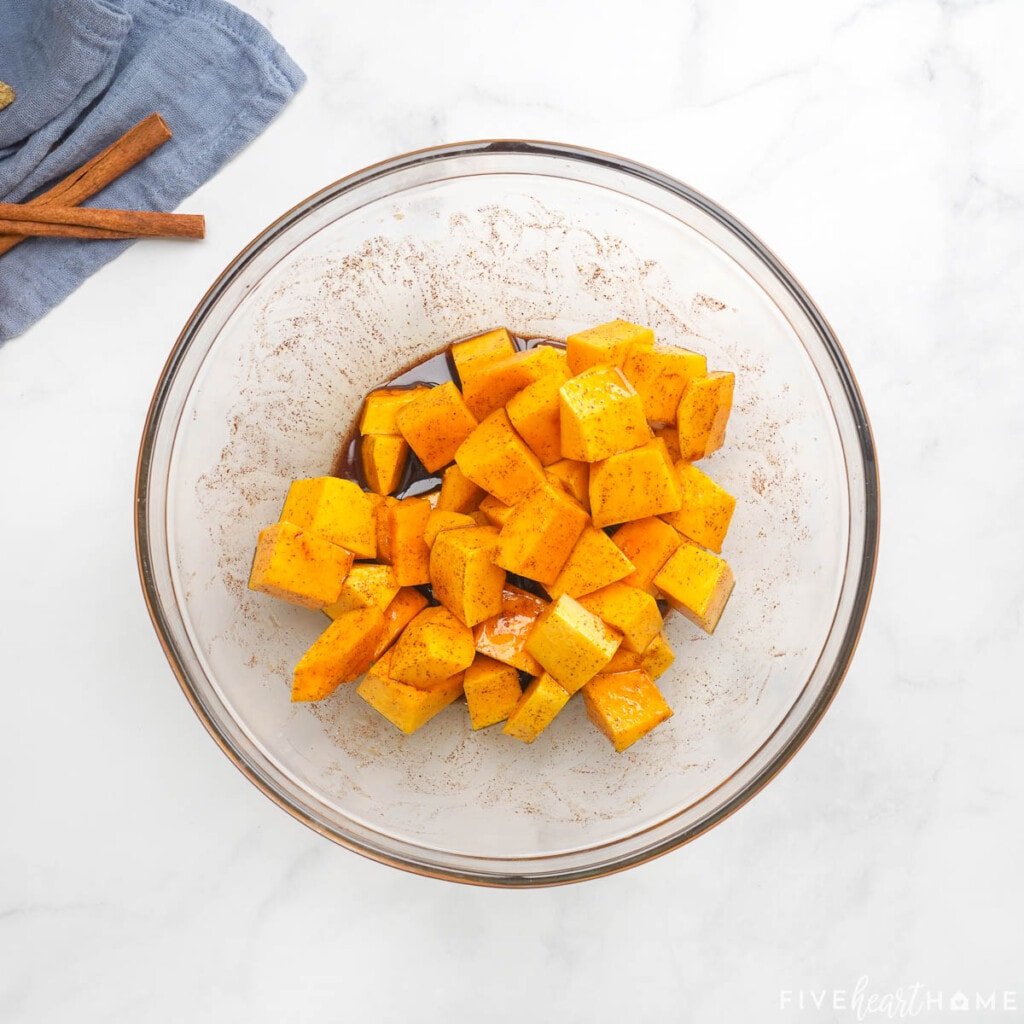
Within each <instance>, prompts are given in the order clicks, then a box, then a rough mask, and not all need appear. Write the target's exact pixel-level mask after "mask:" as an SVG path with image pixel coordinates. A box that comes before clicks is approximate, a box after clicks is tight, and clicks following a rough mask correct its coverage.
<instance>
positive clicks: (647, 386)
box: [622, 345, 708, 423]
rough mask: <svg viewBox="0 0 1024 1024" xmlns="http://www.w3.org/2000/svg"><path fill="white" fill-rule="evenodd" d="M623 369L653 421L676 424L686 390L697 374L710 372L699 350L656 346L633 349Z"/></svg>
mask: <svg viewBox="0 0 1024 1024" xmlns="http://www.w3.org/2000/svg"><path fill="white" fill-rule="evenodd" d="M622 372H623V373H624V374H625V376H626V379H627V380H628V381H629V382H630V384H632V385H633V387H635V388H636V390H637V394H638V395H639V396H640V398H641V400H642V401H643V403H644V415H646V417H647V418H648V419H649V420H651V421H653V422H661V423H675V419H676V410H677V409H678V408H679V399H680V398H682V397H683V390H684V389H685V387H686V385H687V384H688V383H689V382H690V381H691V380H693V378H694V377H703V376H704V375H705V374H706V373H707V372H708V361H707V359H706V358H705V357H704V356H702V355H701V354H700V353H699V352H691V351H690V350H689V349H685V348H673V347H672V346H669V345H655V346H654V347H653V348H643V347H640V348H633V349H631V350H630V352H629V354H628V355H627V356H626V360H625V362H624V363H623V364H622Z"/></svg>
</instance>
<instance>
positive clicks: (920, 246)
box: [0, 0, 1024, 1024]
mask: <svg viewBox="0 0 1024 1024" xmlns="http://www.w3.org/2000/svg"><path fill="white" fill-rule="evenodd" d="M243 6H245V7H246V8H248V9H250V10H251V11H252V12H253V13H254V14H256V15H257V16H259V17H261V18H263V19H264V20H265V21H267V22H268V23H269V24H270V26H271V27H272V29H273V30H274V31H275V32H276V33H277V34H278V36H279V37H280V38H281V39H282V40H283V41H284V42H285V43H286V45H288V47H289V48H290V49H291V51H292V53H293V54H294V55H295V57H296V58H297V59H298V60H299V62H300V63H301V64H303V65H304V67H305V68H306V69H307V71H308V73H309V78H310V82H309V85H308V86H307V88H306V89H305V91H304V92H303V93H302V94H301V95H300V96H299V97H298V99H297V100H296V101H295V102H294V104H293V105H292V106H291V107H290V109H289V110H288V111H287V112H286V113H285V114H284V115H283V116H282V117H281V119H280V120H279V121H278V122H277V123H276V124H275V125H274V126H273V127H272V128H271V130H270V131H268V132H267V133H266V134H265V136H264V137H263V138H261V139H260V140H259V141H258V142H256V144H254V145H253V146H252V147H251V148H250V149H249V150H248V151H247V152H246V153H244V154H243V155H242V156H241V157H239V158H238V159H237V160H236V161H235V162H234V163H233V164H232V165H231V166H230V167H229V168H228V169H226V170H225V171H224V172H223V173H222V174H220V175H219V176H218V177H217V179H216V180H215V181H213V182H212V183H210V184H209V185H207V186H206V187H205V188H204V189H202V190H201V192H200V193H198V195H197V196H196V197H195V198H194V199H193V200H192V201H191V202H190V203H189V204H188V206H189V208H191V209H198V210H204V211H206V212H207V213H208V214H209V219H210V237H209V240H208V242H206V243H205V244H203V245H198V246H192V247H188V248H187V250H186V249H185V248H180V247H171V246H159V245H152V246H150V245H145V244H143V245H138V246H136V247H135V248H134V249H133V250H132V251H131V252H129V253H128V254H127V255H125V256H123V257H122V258H121V259H119V260H118V261H117V262H116V263H115V264H113V265H111V266H109V267H107V268H106V269H104V270H103V271H102V272H101V273H100V274H99V275H98V276H97V277H95V278H94V279H93V280H91V281H90V282H88V284H87V285H86V286H85V287H83V288H82V289H81V290H80V291H79V292H78V293H77V294H76V295H75V296H74V297H73V298H71V299H70V300H68V301H67V302H66V303H64V305H63V306H62V307H60V308H59V309H58V310H57V311H56V312H54V313H53V314H52V315H51V316H49V317H47V318H46V319H45V320H44V321H43V322H41V323H40V324H38V325H37V326H36V327H35V328H34V329H33V330H31V331H30V332H29V333H28V334H26V335H25V336H24V337H22V338H19V339H17V340H15V341H14V342H12V343H10V344H8V345H7V346H6V347H4V348H3V349H0V437H2V438H3V441H2V442H0V481H2V484H0V491H2V494H3V501H2V502H0V551H2V555H3V557H2V561H0V578H2V579H3V583H4V585H3V587H2V589H0V681H2V684H3V695H4V704H3V710H2V712H0V723H2V725H0V814H2V822H3V824H2V826H0V1021H3V1022H4V1024H15V1022H18V1024H21V1022H32V1024H35V1022H49V1021H66V1020H74V1021H79V1022H82V1021H90V1022H91V1021H104V1022H110V1021H133V1022H140V1021H145V1022H148V1021H168V1020H173V1021H191V1022H206V1021H210V1022H222V1021H233V1020H239V1021H241V1020H244V1021H247V1022H257V1021H274V1022H283V1021H306V1020H313V1019H320V1020H323V1021H338V1022H341V1021H349V1020H367V1021H397V1020H429V1021H433V1020H437V1021H441V1020H444V1021H477V1020H493V1021H513V1020H521V1019H527V1020H555V1019H557V1020H564V1021H588V1022H593V1021H611V1020H624V1021H634V1020H638V1021H658V1022H663V1021H700V1022H708V1021H711V1022H715V1021H727V1022H734V1021H750V1020H757V1021H771V1020H785V1021H789V1020H793V1021H821V1020H854V1019H857V1015H856V1013H855V1012H853V1011H850V1010H844V1009H835V1008H834V1005H835V1004H836V1003H839V1004H840V1005H842V1004H843V996H842V994H841V992H842V990H851V989H853V987H854V986H855V985H856V983H857V981H858V979H859V978H860V977H862V976H867V978H868V979H869V981H868V986H869V988H870V990H872V991H877V992H879V993H883V994H884V993H886V992H892V991H893V990H895V989H897V988H899V987H900V986H902V987H904V990H905V992H909V987H910V986H912V985H913V984H914V983H920V984H921V985H923V986H926V987H928V988H930V989H931V990H932V992H933V994H934V993H935V992H938V991H940V990H941V991H943V992H944V993H945V1000H946V1003H947V1005H946V1006H945V1007H944V1008H943V1010H942V1011H941V1012H940V1011H938V1010H937V1009H936V1008H935V1004H934V1001H933V1004H932V1011H931V1013H930V1015H926V1014H924V1013H921V1014H920V1016H921V1017H922V1018H924V1019H942V1018H944V1017H946V1016H947V1015H948V1012H949V1011H948V1000H949V998H950V996H951V995H952V993H953V992H954V991H955V990H957V989H962V990H964V991H965V992H967V993H969V994H971V998H972V999H973V993H974V992H975V991H981V992H982V993H985V994H987V993H988V992H990V991H996V992H997V993H999V1000H1000V1005H1002V1002H1001V1001H1002V999H1003V996H1002V995H1001V993H1002V992H1003V991H1004V990H1014V991H1016V992H1017V993H1018V994H1017V996H1016V1006H1017V1008H1018V1009H1017V1011H1016V1012H1017V1013H1024V1009H1022V1008H1024V973H1022V967H1021V964H1022V961H1021V952H1022V949H1024V923H1022V922H1024V886H1022V883H1021V865H1022V863H1024V829H1022V826H1021V821H1022V813H1024V807H1022V796H1024V714H1022V713H1024V686H1022V683H1024V673H1022V670H1021V664H1022V662H1024V642H1022V614H1024V583H1022V580H1024V542H1022V538H1021V532H1020V526H1019V519H1020V514H1021V512H1022V510H1024V456H1022V454H1021V451H1022V449H1021V442H1022V437H1024V400H1022V398H1021V394H1022V391H1024V347H1022V342H1021V338H1022V334H1021V320H1022V313H1024V310H1022V300H1021V295H1022V294H1024V244H1022V239H1024V113H1022V112H1021V110H1020V106H1021V97H1022V96H1024V71H1022V64H1024V62H1022V60H1021V53H1020V40H1021V38H1022V34H1024V6H1022V5H1021V4H1020V3H1019V0H1001V2H998V0H997V2H981V0H977V2H967V0H965V2H957V0H938V2H925V0H889V2H885V0H878V2H875V0H802V2H791V0H782V2H779V3H773V4H753V3H746V2H742V0H727V2H721V3H710V2H709V0H683V2H678V0H674V2H664V3H661V2H659V3H651V2H640V3H633V4H629V5H623V4H616V5H611V4H606V3H603V2H600V0H599V2H597V3H594V2H593V0H591V2H590V3H583V2H571V3H561V4H542V3H539V2H537V0H523V2H521V3H519V4H518V5H516V11H517V12H518V14H517V18H516V19H515V20H514V21H513V19H511V18H510V17H509V16H508V14H507V13H506V10H507V9H506V8H505V6H504V5H499V4H496V3H491V2H487V0H483V2H481V0H476V2H472V3H471V2H456V0H443V2H432V3H429V4H417V3H413V2H411V0H410V2H407V3H388V2H382V3H376V4H360V5H355V4H338V3H335V2H333V0H316V2H314V0H304V2H288V0H247V2H246V3H244V4H243ZM485 136H512V137H515V136H522V137H533V138H550V139H558V140H564V141H572V142H578V143H581V144H585V145H589V146H594V147H598V148H603V149H608V150H611V151H613V152H619V153H622V154H625V155H628V156H631V157H634V158H636V159H638V160H641V161H645V162H647V163H650V164H652V165H654V166H656V167H658V168H660V169H663V170H665V171H667V172H668V173H670V174H674V175H676V176H678V177H680V178H682V179H684V180H686V181H688V182H690V183H692V184H693V185H695V186H697V187H698V188H700V189H702V190H704V191H706V192H707V193H708V194H710V195H712V196H714V197H715V198H716V199H718V200H719V201H721V202H722V203H723V204H724V205H725V206H726V207H728V208H729V209H731V210H732V211H733V212H734V213H736V214H737V215H738V216H739V217H740V218H741V219H743V220H744V221H746V222H747V223H748V224H749V225H750V226H751V227H752V228H753V229H754V230H755V231H756V232H757V233H758V234H760V235H761V237H762V238H764V239H765V240H767V241H768V243H769V244H770V245H771V246H772V247H773V248H774V249H775V250H776V252H778V253H779V254H780V255H781V257H782V258H783V259H784V260H785V261H786V262H787V263H788V264H789V266H790V267H791V268H792V269H793V270H794V271H795V273H796V274H797V276H798V277H799V278H801V279H802V281H803V282H804V284H805V285H806V286H807V288H808V289H809V291H810V292H811V294H812V295H813V296H814V297H815V298H816V299H817V301H818V302H819V304H820V305H821V307H822V308H823V309H824V311H825V312H826V314H827V315H828V316H829V317H830V319H831V321H832V323H833V325H834V326H835V328H836V330H837V332H838V334H839V336H840V337H841V339H842V340H843V342H844V344H845V347H846V349H847V352H848V354H849V357H850V359H851V362H852V364H853V366H854V368H855V370H856V371H857V373H858V375H859V378H860V382H861V385H862V387H863V390H864V393H865V396H866V399H867V403H868V407H869V409H870V411H871V414H872V417H873V421H874V427H875V430H876V434H877V441H878V446H879V450H880V455H881V465H882V474H883V480H882V482H883V504H884V517H883V518H884V523H883V543H882V560H881V566H880V570H879V574H878V579H877V583H876V587H875V596H874V603H873V607H872V610H871V614H870V617H869V621H868V624H867V628H866V630H865V633H864V638H863V641H862V644H861V648H860V651H859V654H858V656H857V659H856V662H855V664H854V666H853V669H852V671H851V673H850V675H849V677H848V679H847V682H846V684H845V686H844V687H843V689H842V691H841V693H840V695H839V697H838V699H837V701H836V703H835V705H834V706H833V708H832V710H831V711H830V712H829V714H828V715H827V717H826V719H825V721H824V722H823V724H822V725H821V726H820V728H819V729H818V731H817V732H816V733H815V734H814V736H813V737H812V738H811V740H810V741H809V742H808V744H807V745H806V747H805V748H804V749H803V751H802V752H801V753H800V754H799V755H798V756H797V758H796V759H795V761H794V762H793V763H792V764H791V765H790V766H789V767H788V768H787V769H786V770H785V771H784V772H783V773H782V775H781V776H780V777H779V778H778V779H777V780H776V781H775V782H774V783H773V784H772V785H770V786H769V787H768V789H767V790H766V791H765V792H764V793H762V794H761V795H760V796H758V797H757V798H756V799H755V800H754V801H753V802H752V803H751V804H750V805H749V806H747V807H746V808H745V809H743V810H742V811H741V812H740V813H739V814H737V815H736V816H734V817H733V818H732V819H731V820H729V821H728V822H726V823H725V824H723V825H721V826H720V827H719V828H717V829H716V830H714V831H713V832H712V833H710V834H709V835H707V836H705V837H703V838H702V839H700V840H699V841H698V842H696V843H695V844H693V845H692V846H690V847H688V848H686V849H684V850H682V851H679V852H677V853H675V854H673V855H671V856H668V857H666V858H663V859H662V860H660V861H657V862H655V863H653V864H650V865H647V866H645V867H642V868H639V869H636V870H633V871H630V872H627V873H625V874H622V875H619V876H616V877H613V878H610V879H607V880H604V881H601V882H597V883H592V884H587V885H583V886H572V887H568V888H563V889H558V890H548V891H537V892H519V893H512V892H496V891H487V890H476V889H470V888H465V887H457V886H453V885H447V884H443V883H438V882H431V881H426V880H422V879H419V878H414V877H411V876H408V875H403V874H400V873H399V872H397V871H394V870H391V869H387V868H384V867H380V866H378V865H375V864H372V863H369V862H367V861H364V860H362V859H360V858H359V857H356V856H354V855H351V854H349V853H347V852H345V851H343V850H340V849H338V848H335V847H334V846H332V845H331V844H330V843H328V842H326V841H324V840H322V839H320V838H318V837H317V836H315V835H314V834H313V833H312V832H310V831H308V830H306V829H305V828H303V827H302V826H301V825H299V824H297V823H296V822H294V821H292V820H291V819H290V818H289V817H288V816H287V815H285V814H284V813H283V812H281V811H279V810H277V809H276V808H275V807H274V806H273V805H272V804H271V803H270V802H269V801H267V800H266V799H265V798H264V797H263V796H261V795H260V794H259V793H258V792H257V791H256V790H255V789H254V788H253V787H252V786H251V785H250V784H249V783H248V782H247V781H246V780H245V779H244V778H243V777H242V776H241V775H240V774H239V773H238V772H237V771H236V770H235V769H234V768H233V767H232V766H231V764H230V763H229V762H228V761H227V759H226V758H225V757H224V756H223V755H222V754H221V753H220V751H219V750H218V749H217V748H216V747H215V745H214V744H213V742H212V741H211V740H210V739H209V737H208V736H207V734H206V732H205V731H204V730H203V729H202V727H201V726H200V724H199V723H198V721H197V720H196V718H195V717H194V715H193V714H192V712H191V710H190V709H189V707H188V705H187V703H186V702H185V700H184V699H183V698H182V696H181V694H180V692H179V690H178V687H177V684H176V683H175V681H174V679H173V677H172V675H171V673H170V670H169V669H168V667H167V665H166V663H165V661H164V658H163V655H162V653H161V651H160V648H159V646H158V644H157V642H156V640H155V638H154V635H153V632H152V630H151V628H150V625H149V621H148V618H147V616H146V612H145V609H144V607H143V604H142V600H141V597H140V593H139V587H138V583H137V580H136V574H135V562H134V551H133V544H132V535H131V513H132V490H131V489H132V482H133V474H134V469H135V452H136V445H137V442H138V438H139V434H140V430H141V427H142V420H143V416H144V414H145V410H146V406H147V403H148V401H149V395H150V392H151V389H152V386H153V383H154V382H155V380H156V377H157V375H158V373H159V371H160V368H161V366H162V364H163V361H164V358H165V356H166V354H167V351H168V349H169V347H170V345H171V343H172V341H173V339H174V337H175V335H176V334H177V331H178V329H179V327H180V325H181V323H182V321H183V319H184V317H185V315H186V314H187V312H188V311H189V310H190V309H191V308H192V306H193V304H194V303H195V301H196V299H197V298H198V297H199V295H200V294H201V293H202V291H203V290H204V289H205V287H206V285H207V284H208V282H209V281H210V280H211V279H212V278H213V276H214V275H215V274H216V273H217V272H218V271H219V270H220V269H221V267H222V266H223V265H224V264H225V262H226V261H227V260H228V259H229V258H230V257H231V256H232V255H233V254H234V253H235V252H236V251H237V250H238V249H239V248H240V247H241V245H242V244H243V243H244V242H246V241H247V240H248V239H249V238H250V237H251V236H252V235H253V234H255V233H256V231H257V230H258V229H259V228H260V227H261V226H262V225H263V224H264V223H266V222H267V221H268V220H270V219H271V218H273V217H274V216H276V215H277V214H278V213H279V212H280V211H281V210H283V209H285V208H287V207H289V206H291V205H292V204H293V203H294V202H295V201H296V200H298V199H300V198H301V197H303V196H305V195H306V194H307V193H309V192H311V191H313V190H314V189H316V188H317V187H319V186H321V185H322V184H324V183H326V182H328V181H331V180H333V179H335V178H337V177H339V176H341V175H343V174H344V173H346V172H348V171H350V170H352V169H355V168H358V167H360V166H363V165H365V164H367V163H369V162H371V161H374V160H377V159H379V158H383V157H386V156H389V155H391V154H394V153H397V152H400V151H404V150H407V149H410V148H415V147H419V146H426V145H430V144H433V143H439V142H443V141H453V140H459V139H465V138H477V137H485ZM2 272H3V271H2V266H0V273H2ZM154 282H159V283H157V284H155V283H154ZM126 301H128V302H129V304H131V305H132V306H133V309H132V311H131V313H130V314H129V315H126V316H123V317H120V318H118V319H112V318H111V310H112V309H114V308H116V307H117V306H118V305H122V304H124V303H125V302H126ZM823 989H825V990H828V991H827V993H826V1000H825V1006H824V1008H821V1009H815V1008H813V1003H812V1000H813V999H814V998H816V997H818V996H819V995H820V990H823ZM836 989H838V990H840V994H839V995H834V994H833V991H832V990H836ZM780 990H791V991H792V992H793V995H792V996H791V997H789V998H791V1000H792V1001H791V1002H789V1003H787V1005H786V1006H785V1007H784V1008H783V1007H781V1006H780V1002H781V1000H780ZM801 991H802V992H803V993H804V996H803V998H804V1002H805V1006H806V1008H805V1009H802V1010H801V1009H800V1008H799V993H800V992H801ZM782 998H783V999H784V998H786V997H782ZM916 1005H917V1006H918V1007H919V1008H920V1007H921V1006H922V1005H923V1003H922V1002H921V1001H920V1000H919V1002H918V1003H917V1004H916ZM876 1016H877V1015H869V1016H868V1019H874V1018H875V1017H876ZM1013 1016H1014V1013H1013V1012H1012V1011H1008V1010H1007V1011H1003V1010H1001V1009H1000V1010H996V1011H979V1012H977V1013H974V1014H955V1015H954V1018H953V1019H959V1020H963V1019H972V1020H973V1019H977V1020H987V1019H1011V1018H1012V1017H1013Z"/></svg>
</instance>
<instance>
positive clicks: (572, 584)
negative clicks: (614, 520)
mask: <svg viewBox="0 0 1024 1024" xmlns="http://www.w3.org/2000/svg"><path fill="white" fill-rule="evenodd" d="M631 572H633V563H632V562H631V561H630V560H629V559H628V558H627V557H626V556H625V555H624V554H623V553H622V551H621V550H620V549H619V548H618V547H616V546H615V545H614V544H613V543H612V540H611V538H610V537H609V536H608V534H606V533H605V532H604V530H598V529H597V528H596V527H593V526H588V527H587V528H586V529H585V530H584V531H583V533H581V534H580V539H579V540H578V541H576V546H575V547H574V548H573V549H572V553H571V554H570V555H569V558H568V560H567V561H566V563H565V565H564V566H563V567H562V571H561V572H560V573H559V574H558V579H556V580H555V582H554V583H553V584H552V585H551V586H550V587H548V593H549V594H550V595H551V596H552V597H561V595H562V594H568V595H569V596H570V597H576V598H579V597H582V596H583V595H584V594H590V593H592V592H593V591H595V590H600V589H601V588H602V587H606V586H608V584H609V583H615V582H616V581H617V580H621V579H624V578H625V577H626V576H628V575H629V574H630V573H631Z"/></svg>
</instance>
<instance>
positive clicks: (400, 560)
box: [381, 498, 431, 587]
mask: <svg viewBox="0 0 1024 1024" xmlns="http://www.w3.org/2000/svg"><path fill="white" fill-rule="evenodd" d="M430 512H431V509H430V502H429V501H427V499H426V498H403V499H402V500H401V501H391V502H387V503H385V504H384V506H383V511H382V513H381V514H382V515H383V516H384V517H386V520H387V522H386V524H385V527H384V529H385V533H386V537H387V543H386V546H385V550H384V551H383V552H382V553H381V557H382V560H383V561H385V562H387V563H388V564H389V565H390V566H391V568H392V569H394V570H395V579H396V580H397V581H398V585H399V586H400V587H418V586H420V585H421V584H423V583H429V582H430V548H428V547H427V542H426V540H425V539H424V533H425V532H426V529H427V520H428V519H429V518H430Z"/></svg>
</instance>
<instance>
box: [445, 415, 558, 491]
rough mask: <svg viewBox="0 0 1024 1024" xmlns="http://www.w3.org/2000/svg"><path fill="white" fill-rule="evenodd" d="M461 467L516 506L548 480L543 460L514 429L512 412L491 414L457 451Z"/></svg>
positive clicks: (471, 477)
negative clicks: (545, 477)
mask: <svg viewBox="0 0 1024 1024" xmlns="http://www.w3.org/2000/svg"><path fill="white" fill-rule="evenodd" d="M455 461H456V463H458V466H459V469H461V470H462V472H463V473H464V474H465V475H466V476H467V477H468V478H469V479H470V480H472V481H473V483H475V484H477V486H479V487H482V488H483V489H484V490H485V491H487V493H488V494H493V495H494V497H495V498H497V499H498V500H499V501H502V502H504V503H505V504H506V505H515V504H516V503H517V502H520V501H522V500H523V498H525V497H526V496H527V495H528V494H529V493H530V492H531V491H532V490H533V489H534V488H536V487H537V486H538V485H539V484H542V483H543V482H544V470H543V468H542V467H541V464H540V460H539V459H538V458H537V456H536V455H534V454H533V452H531V451H530V449H529V448H527V447H526V444H525V443H524V441H523V439H522V438H521V437H520V436H519V435H518V434H517V433H516V432H515V430H513V429H512V424H511V422H510V421H509V418H508V413H506V412H505V410H504V409H498V411H497V412H493V413H491V414H490V415H489V416H488V417H487V418H486V419H485V420H484V421H483V422H482V423H481V424H480V426H478V427H477V428H476V430H474V431H473V433H472V434H470V435H469V437H468V438H466V440H465V441H464V442H463V443H462V444H461V445H460V446H459V450H458V451H457V452H456V453H455Z"/></svg>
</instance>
